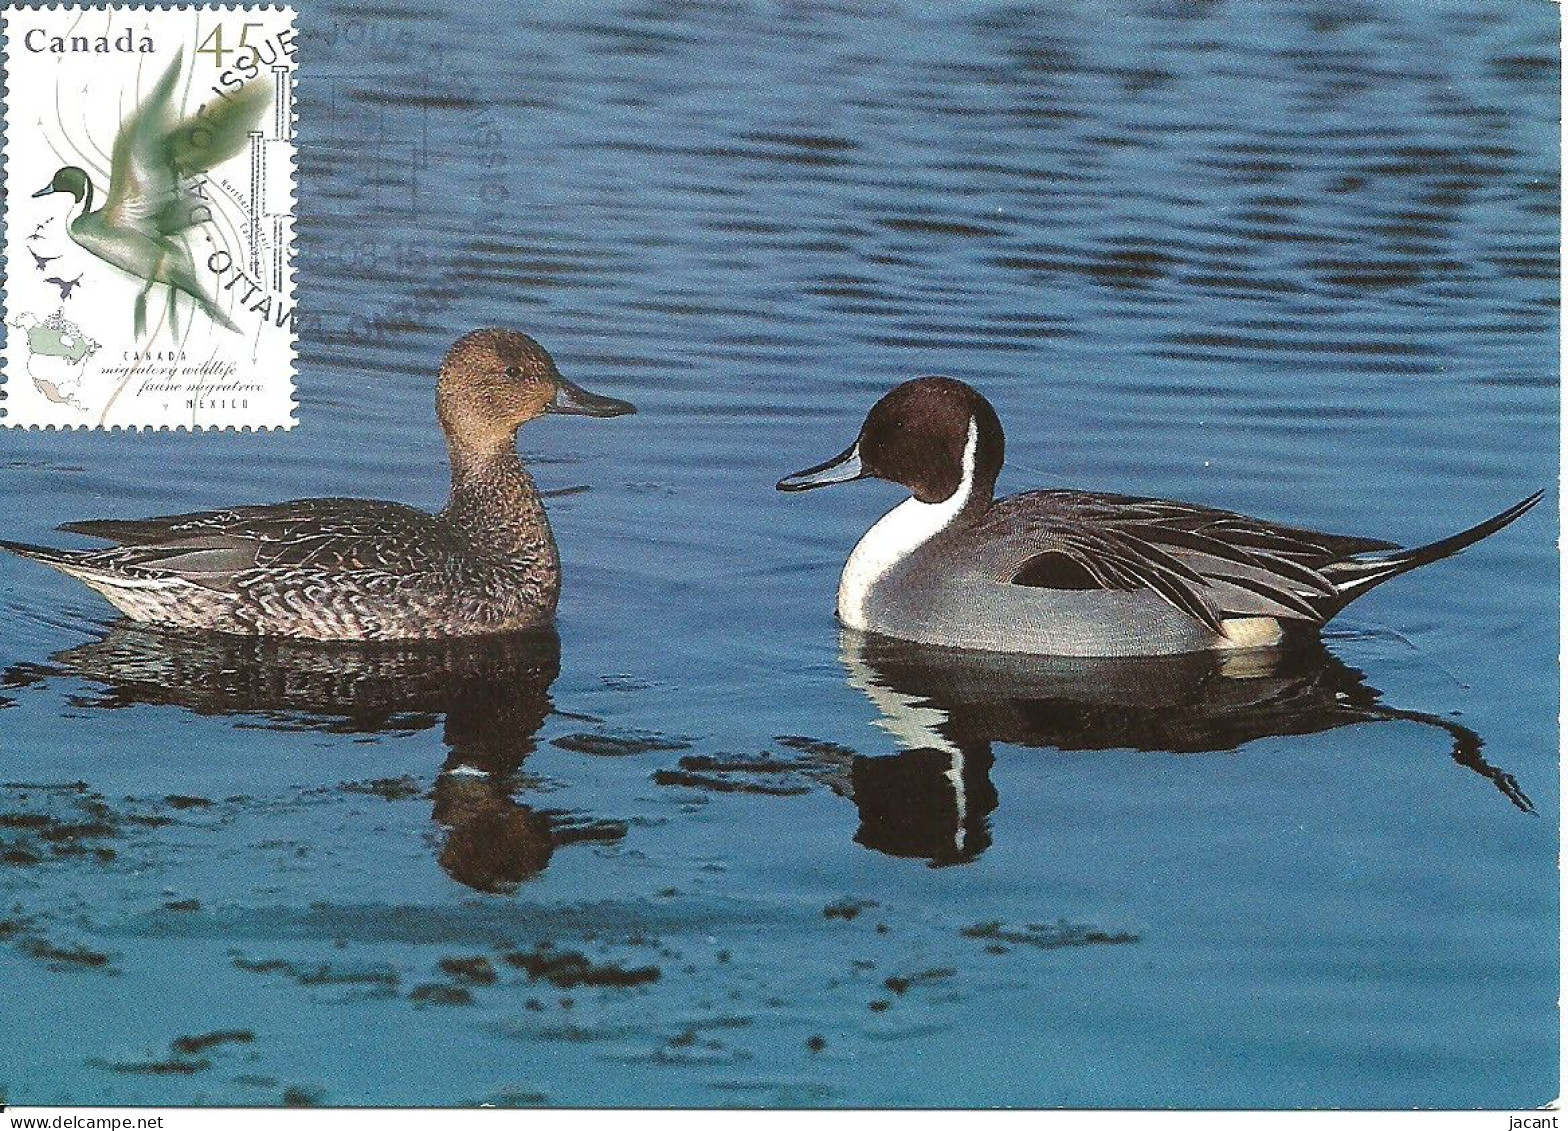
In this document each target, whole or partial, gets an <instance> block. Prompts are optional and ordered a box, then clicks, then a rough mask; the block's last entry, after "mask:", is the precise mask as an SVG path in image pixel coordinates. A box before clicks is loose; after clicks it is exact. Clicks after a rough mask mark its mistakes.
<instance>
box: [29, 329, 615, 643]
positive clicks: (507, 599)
mask: <svg viewBox="0 0 1568 1131" xmlns="http://www.w3.org/2000/svg"><path fill="white" fill-rule="evenodd" d="M635 411H636V410H635V409H634V408H633V407H632V406H631V405H629V404H627V403H626V402H625V401H619V400H615V399H613V398H611V397H601V396H597V395H595V394H593V393H589V392H587V391H585V390H583V389H580V388H578V387H577V386H576V385H574V384H572V383H571V382H570V381H568V380H566V378H564V377H562V376H561V374H560V373H559V372H557V370H556V367H555V362H554V361H552V360H551V358H550V355H549V354H548V353H546V352H545V350H544V347H542V346H541V345H539V343H538V342H536V341H534V340H533V339H532V338H530V337H528V336H526V335H524V334H518V333H514V332H512V331H509V330H476V331H474V332H473V333H471V334H467V335H465V336H464V337H462V338H460V339H458V341H457V342H456V344H454V345H453V346H452V348H451V349H450V350H449V351H448V352H447V355H446V358H445V360H444V361H443V362H442V363H441V370H440V375H439V378H438V380H437V384H436V416H437V417H438V419H439V420H440V422H441V428H442V430H443V431H444V432H445V434H446V444H447V451H448V453H449V455H450V457H451V463H452V493H451V496H450V497H449V499H448V501H447V505H446V509H445V510H443V511H442V512H441V513H440V514H434V515H433V514H428V513H426V512H425V511H421V510H416V509H415V508H413V507H409V506H405V505H403V504H402V503H387V502H373V501H369V500H364V499H300V500H297V501H295V502H289V503H276V504H273V505H268V506H248V507H236V508H234V509H232V510H222V511H209V512H204V513H199V514H181V515H171V516H167V517H163V518H148V519H140V520H136V519H131V520H121V519H95V520H91V521H87V522H69V523H66V524H65V525H63V526H61V527H60V529H61V530H67V531H70V532H72V533H76V534H88V535H91V536H93V537H97V538H105V539H109V540H111V541H113V542H116V543H119V545H117V546H115V547H114V548H112V549H105V550H87V551H82V550H55V549H48V548H44V547H40V546H28V545H20V544H17V543H12V542H0V546H3V547H4V548H6V549H8V550H11V551H13V552H15V553H18V554H21V555H22V556H24V557H28V558H32V559H34V560H35V561H40V562H43V563H44V564H45V565H49V566H53V567H54V568H55V569H57V570H60V571H61V572H62V573H67V574H70V575H71V576H72V577H75V578H77V579H79V580H81V581H83V582H85V583H86V584H87V585H88V586H89V587H91V588H93V589H95V590H97V591H98V592H99V593H101V594H103V596H105V597H106V598H108V600H109V601H110V603H111V604H113V605H114V606H115V607H116V608H118V609H120V610H121V611H122V612H123V613H125V614H126V615H127V616H129V617H130V618H131V619H133V620H138V621H146V622H149V623H153V624H159V625H166V626H170V627H176V628H196V629H217V630H219V631H223V632H232V633H241V634H245V635H273V636H288V637H298V638H303V639H310V640H408V639H419V638H445V637H455V636H472V635H477V634H480V633H494V632H509V631H514V630H519V629H527V628H534V627H539V626H542V625H546V624H548V623H549V622H550V620H551V618H552V617H553V615H554V613H555V605H556V599H557V597H558V596H559V594H560V589H561V561H560V557H559V555H558V554H557V552H556V548H555V538H554V537H553V536H552V535H551V533H550V522H549V519H548V518H546V517H545V511H544V504H543V502H542V501H541V500H540V498H539V492H538V490H537V489H536V488H535V487H534V482H533V479H532V478H530V477H529V474H528V472H527V471H525V470H524V469H523V465H522V463H521V462H520V461H519V460H518V458H517V448H516V433H517V429H518V427H519V426H520V425H522V424H525V423H527V422H528V421H530V420H533V419H534V418H536V417H538V416H542V415H544V414H545V413H564V414H567V415H578V416H620V415H622V414H624V413H629V412H635Z"/></svg>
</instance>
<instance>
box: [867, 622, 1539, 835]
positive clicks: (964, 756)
mask: <svg viewBox="0 0 1568 1131" xmlns="http://www.w3.org/2000/svg"><path fill="white" fill-rule="evenodd" d="M840 647H841V651H840V659H841V660H842V662H843V665H844V668H845V670H846V672H847V674H848V678H849V682H850V684H851V685H852V686H854V687H856V688H858V689H859V690H860V691H862V692H864V693H865V695H866V696H867V698H869V699H870V700H871V701H872V702H873V703H874V704H875V705H876V707H877V709H878V710H879V711H880V712H881V713H882V718H881V719H880V720H879V724H880V725H881V726H882V727H883V728H884V729H886V730H887V731H889V732H890V733H892V734H893V736H894V737H895V738H896V739H898V741H899V744H900V745H901V746H903V747H904V748H905V749H904V750H903V751H902V752H901V753H899V754H896V755H892V756H888V757H877V758H868V757H864V756H862V755H855V756H854V757H853V758H852V759H851V760H850V765H849V767H848V768H849V781H848V785H849V789H848V792H850V793H851V794H852V796H853V799H854V802H855V805H856V807H857V808H858V809H859V811H860V829H859V831H858V832H857V834H856V837H855V839H856V840H857V841H858V842H859V843H861V844H864V845H866V846H867V847H868V848H874V849H876V850H878V851H881V852H886V853H889V854H891V855H895V856H910V857H917V858H922V859H925V860H929V861H930V862H931V863H933V864H937V865H941V864H957V863H963V862H966V861H969V860H972V859H974V858H975V857H977V856H979V855H980V853H982V852H984V851H985V850H986V848H988V847H989V846H990V843H991V840H990V832H989V818H990V815H991V813H992V811H994V810H995V809H996V807H997V804H998V797H997V792H996V788H995V786H993V785H992V783H991V779H990V771H991V767H992V764H993V761H994V758H993V755H992V751H991V746H992V744H993V743H997V742H1002V743H1010V744H1014V745H1019V746H1036V747H1052V748H1055V749H1057V750H1074V751H1083V750H1110V749H1128V750H1146V751H1166V752H1171V753H1196V752H1200V751H1219V750H1233V749H1236V748H1237V747H1239V746H1242V745H1244V744H1245V743H1248V742H1251V741H1252V740H1254V739H1258V738H1266V737H1270V736H1275V735H1303V734H1313V733H1316V732H1319V731H1325V730H1331V729H1333V728H1335V727H1341V726H1348V725H1351V724H1355V723H1369V722H1378V721H1387V720H1394V719H1400V720H1406V721H1412V722H1419V723H1424V724H1426V725H1428V726H1432V727H1435V728H1437V729H1438V730H1441V731H1442V732H1443V733H1444V735H1445V736H1446V738H1447V740H1448V742H1449V745H1450V753H1451V755H1452V757H1453V760H1454V761H1455V762H1458V763H1459V764H1460V765H1462V766H1465V767H1467V768H1469V769H1471V770H1474V771H1475V772H1476V773H1478V774H1480V775H1482V776H1483V777H1485V778H1486V779H1487V780H1489V781H1490V782H1491V783H1492V784H1493V785H1495V786H1496V787H1497V789H1498V790H1499V791H1501V792H1502V794H1503V795H1504V796H1505V797H1507V798H1508V800H1509V801H1511V802H1512V803H1513V804H1514V805H1516V806H1517V807H1518V808H1520V809H1521V810H1524V811H1526V812H1530V811H1532V810H1533V808H1534V807H1533V806H1532V804H1531V802H1530V799H1529V798H1528V797H1526V796H1525V794H1524V792H1523V791H1522V790H1521V789H1520V788H1519V785H1518V783H1517V782H1516V781H1515V780H1514V778H1513V775H1512V774H1509V773H1507V772H1505V771H1503V770H1501V769H1499V768H1498V767H1496V766H1493V765H1491V764H1490V763H1488V762H1487V761H1486V759H1484V758H1483V757H1482V756H1481V738H1480V736H1479V735H1477V734H1476V733H1475V732H1474V731H1473V730H1470V729H1469V728H1468V727H1464V726H1461V725H1459V724H1458V723H1455V722H1454V721H1452V720H1451V719H1445V718H1442V717H1440V716H1437V715H1433V714H1427V713H1424V712H1420V711H1406V710H1400V709H1399V708H1396V707H1390V706H1388V705H1386V704H1384V703H1382V702H1380V701H1379V699H1380V694H1381V693H1380V692H1379V691H1377V690H1376V689H1375V688H1372V687H1369V686H1368V685H1367V683H1366V677H1365V676H1364V675H1363V674H1362V673H1361V672H1359V671H1357V670H1355V669H1354V668H1351V667H1349V666H1347V665H1346V664H1344V663H1342V662H1341V661H1340V660H1338V659H1336V658H1335V657H1334V656H1333V655H1332V654H1331V653H1330V652H1329V651H1328V649H1326V648H1325V647H1324V646H1323V645H1322V644H1321V643H1319V642H1317V641H1315V640H1314V641H1310V642H1306V641H1304V642H1301V643H1299V644H1297V645H1296V646H1294V647H1292V648H1289V649H1270V650H1266V651H1255V652H1234V653H1228V654H1219V653H1202V654H1198V655H1190V656H1173V657H1155V658H1139V659H1126V660H1083V659H1056V658H1041V657H1035V656H1012V655H1005V654H993V653H980V652H963V651H956V650H951V649H943V648H932V647H928V646H923V645H918V644H909V643H906V642H904V641H899V640H892V639H889V638H887V637H881V636H873V635H866V634H862V633H858V632H852V631H849V630H844V631H843V632H842V634H841V637H840ZM842 780H843V779H842V774H840V781H842Z"/></svg>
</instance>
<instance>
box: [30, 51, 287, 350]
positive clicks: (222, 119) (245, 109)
mask: <svg viewBox="0 0 1568 1131" xmlns="http://www.w3.org/2000/svg"><path fill="white" fill-rule="evenodd" d="M182 56H183V52H182V53H181V54H180V55H176V56H175V58H174V61H173V62H171V63H170V64H169V67H168V69H167V70H166V71H164V72H163V77H162V78H160V79H159V80H158V82H157V85H155V86H154V87H153V89H152V91H151V93H149V94H148V95H147V98H146V100H145V101H144V102H142V104H141V105H140V106H138V107H137V108H136V110H135V112H134V113H133V114H132V115H131V116H130V117H129V118H127V119H126V120H125V122H124V123H123V124H122V125H121V126H120V132H119V133H118V134H117V135H116V136H115V139H114V152H113V154H112V155H111V157H110V165H109V185H108V188H107V190H106V199H105V200H104V205H103V207H102V208H99V209H98V210H97V211H94V210H93V183H92V180H91V179H90V178H89V177H88V176H87V172H86V170H84V169H81V168H78V167H77V166H75V165H67V166H65V167H64V168H62V169H60V170H59V171H58V172H56V173H55V175H54V176H53V177H52V178H51V179H50V181H49V183H48V184H47V185H45V186H44V187H43V188H41V189H39V190H38V191H37V192H35V193H33V195H34V196H35V197H38V196H48V195H49V194H50V193H56V192H65V193H70V194H71V197H72V198H73V199H74V200H75V201H76V202H77V203H78V204H80V205H81V206H82V211H81V214H80V215H79V216H77V217H76V218H75V219H73V220H72V221H71V222H70V223H69V224H68V225H67V231H69V232H70V233H71V239H72V241H73V242H75V243H76V244H77V245H79V246H80V247H83V248H85V249H86V250H87V251H89V252H91V253H92V254H93V255H95V256H97V257H98V258H99V259H101V260H103V261H104V262H105V263H109V264H113V265H114V266H115V267H118V268H119V269H120V270H122V271H126V272H128V273H129V274H131V275H134V276H136V278H138V279H142V280H145V282H146V284H147V285H146V286H145V287H143V288H142V291H141V293H140V294H139V295H137V296H136V303H135V307H134V309H133V311H132V318H133V321H134V323H135V330H136V336H137V337H138V338H140V337H142V336H143V335H144V334H145V333H146V331H147V295H148V294H149V293H150V292H151V291H152V288H153V287H154V286H155V285H158V284H160V283H161V284H163V285H164V286H166V287H167V288H168V311H169V324H170V327H171V329H173V330H174V332H175V333H178V332H179V331H178V320H177V315H176V311H175V306H174V296H175V293H176V292H181V293H184V294H186V295H189V296H190V298H191V299H193V300H194V301H195V303H196V305H197V306H199V307H201V309H202V310H203V311H204V312H205V313H206V314H207V317H209V318H211V319H212V320H213V321H214V322H216V323H218V325H220V326H223V327H225V328H226V329H229V330H234V331H238V330H239V327H238V326H236V325H235V324H234V321H233V319H231V318H230V317H229V316H228V315H227V314H225V313H224V312H223V310H222V309H221V308H220V307H219V306H218V304H217V303H216V302H214V301H213V300H212V299H211V298H210V297H209V296H208V295H207V293H206V291H204V290H203V289H202V285H201V282H200V280H198V279H197V277H196V268H195V266H194V265H193V264H192V262H191V253H190V248H188V247H187V246H186V245H185V243H184V240H183V239H182V235H183V233H184V232H185V231H186V230H187V229H189V228H191V227H194V226H195V224H196V223H197V221H198V220H200V219H202V218H204V217H208V216H210V215H211V209H210V208H209V207H208V206H207V205H206V204H204V203H203V202H202V201H201V200H200V199H199V198H197V197H196V196H194V195H193V193H192V190H191V188H190V183H189V182H190V180H191V178H193V177H196V176H198V175H199V174H201V173H205V172H207V171H208V170H210V169H211V168H212V167H213V166H215V165H219V164H221V163H222V162H224V161H227V160H228V159H229V158H230V157H233V156H234V155H235V154H236V153H238V152H240V150H241V149H243V148H244V147H245V145H246V144H247V143H248V140H249V137H250V131H251V130H252V129H253V128H254V127H255V125H256V123H257V122H258V121H260V119H261V115H262V113H263V111H265V110H266V108H267V103H268V101H269V100H270V98H271V95H270V94H269V92H268V90H267V88H266V86H265V85H264V84H262V83H260V82H252V83H247V84H246V85H245V86H243V87H241V88H240V89H239V90H238V91H236V92H235V93H234V94H233V95H231V96H229V97H227V98H222V99H218V100H216V101H215V102H213V103H211V104H209V105H208V106H207V107H205V108H203V110H202V112H201V113H199V114H197V115H194V116H192V117H190V118H186V119H183V120H181V119H179V118H178V117H177V116H176V112H175V107H174V101H173V96H174V86H175V82H176V80H178V78H179V75H180V61H181V58H182Z"/></svg>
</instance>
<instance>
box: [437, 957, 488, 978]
mask: <svg viewBox="0 0 1568 1131" xmlns="http://www.w3.org/2000/svg"><path fill="white" fill-rule="evenodd" d="M441 969H442V970H443V971H445V972H446V973H448V974H450V975H451V976H452V977H454V978H456V979H457V980H458V981H460V982H470V983H472V984H473V985H476V986H489V985H494V984H495V967H494V966H493V965H491V963H490V960H489V959H488V958H486V957H485V956H484V955H482V954H478V955H474V956H472V957H463V958H443V959H442V960H441Z"/></svg>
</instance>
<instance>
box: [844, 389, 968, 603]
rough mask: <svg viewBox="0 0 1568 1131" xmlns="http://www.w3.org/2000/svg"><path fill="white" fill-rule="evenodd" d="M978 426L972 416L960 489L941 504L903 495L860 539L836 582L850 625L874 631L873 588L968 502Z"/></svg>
mask: <svg viewBox="0 0 1568 1131" xmlns="http://www.w3.org/2000/svg"><path fill="white" fill-rule="evenodd" d="M979 444H980V428H979V426H978V425H977V424H976V423H975V419H974V417H972V416H971V417H970V418H969V439H968V440H967V441H966V442H965V444H964V473H963V478H962V479H960V480H959V482H958V489H957V490H956V491H954V492H953V493H952V495H950V496H949V497H948V498H946V499H944V500H943V501H942V502H940V503H922V502H921V501H920V500H919V499H916V498H909V499H905V500H904V501H903V502H902V503H899V504H898V506H896V507H894V508H893V509H892V510H890V511H888V512H887V514H885V515H883V516H882V517H881V518H880V519H879V520H878V521H877V523H876V525H875V526H873V527H872V528H871V529H870V530H868V531H866V533H865V535H864V536H863V537H862V538H861V539H860V541H859V542H858V543H857V544H856V546H855V549H854V552H852V553H851V554H850V555H849V561H847V562H845V563H844V572H843V574H842V575H841V576H840V577H839V581H838V619H839V620H841V621H843V622H844V624H846V625H848V626H849V627H850V628H856V629H860V630H861V631H868V630H871V629H872V627H873V626H871V625H869V624H867V618H866V611H867V609H866V606H867V603H868V601H869V599H870V597H871V590H872V588H873V587H874V586H875V585H876V584H877V582H878V581H880V580H881V579H882V577H883V576H884V575H885V574H886V573H887V572H888V570H890V569H892V568H893V567H894V566H896V565H897V564H898V563H899V562H901V561H903V560H904V559H905V558H907V557H908V556H909V555H910V554H912V553H914V552H915V551H916V550H918V549H919V548H920V547H921V546H923V545H925V544H926V543H927V542H929V541H930V540H931V539H932V538H934V537H936V536H937V535H938V534H940V533H941V532H942V531H943V530H945V529H946V528H947V527H948V526H949V525H950V524H951V523H952V522H953V520H954V519H956V518H957V517H958V516H959V514H960V513H961V512H962V511H963V509H964V507H966V506H967V505H968V504H969V496H970V495H972V494H973V493H974V487H975V453H976V449H977V448H978V447H979Z"/></svg>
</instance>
